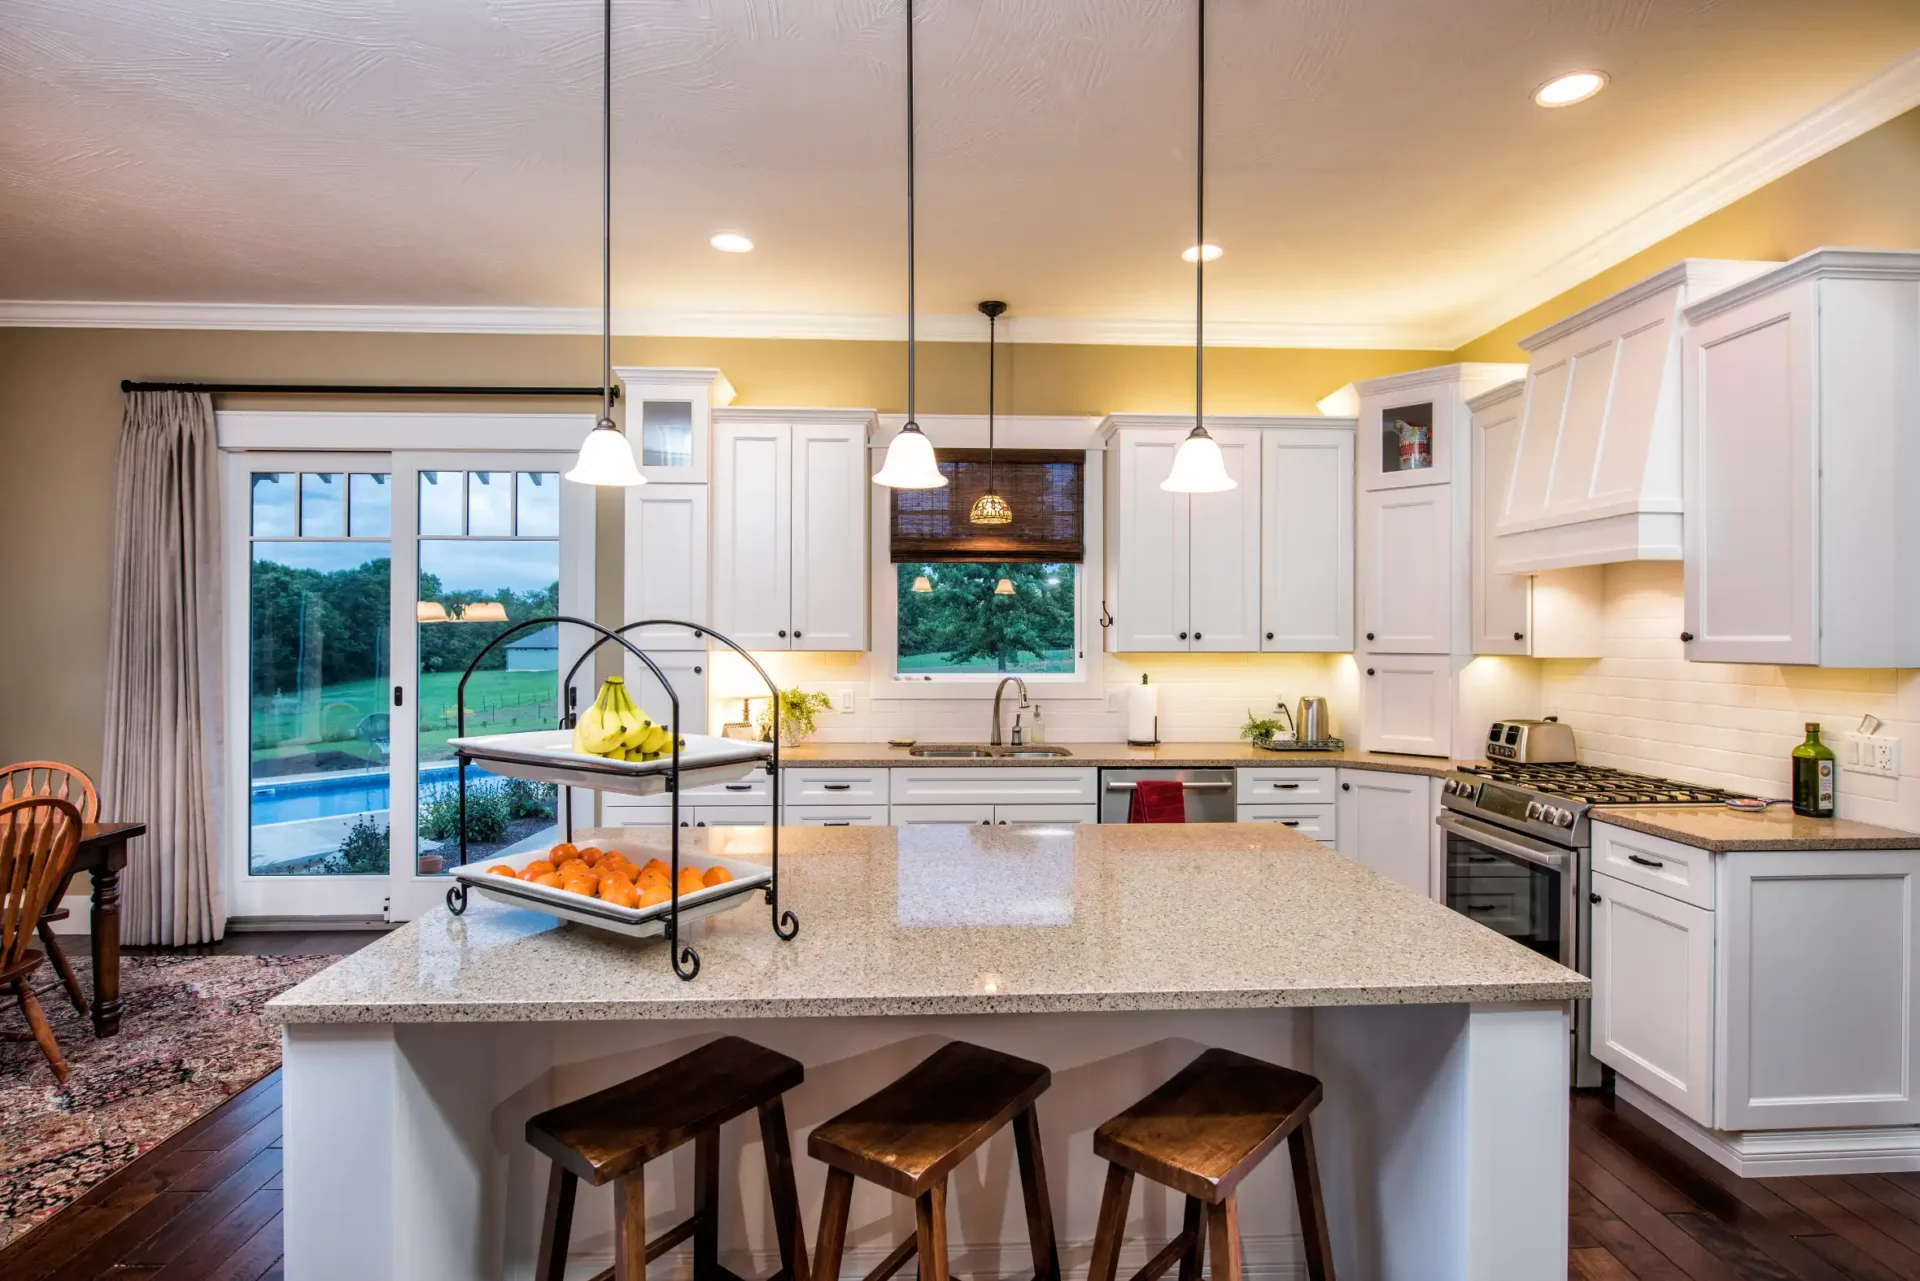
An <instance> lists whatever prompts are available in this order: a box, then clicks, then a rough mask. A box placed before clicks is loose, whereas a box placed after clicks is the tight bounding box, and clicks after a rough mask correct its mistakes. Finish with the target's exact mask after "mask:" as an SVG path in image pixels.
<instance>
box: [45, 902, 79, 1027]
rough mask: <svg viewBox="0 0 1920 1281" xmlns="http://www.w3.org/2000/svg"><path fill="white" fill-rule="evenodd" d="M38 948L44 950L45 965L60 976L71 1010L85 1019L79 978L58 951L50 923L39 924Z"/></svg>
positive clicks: (71, 965) (58, 947) (57, 943)
mask: <svg viewBox="0 0 1920 1281" xmlns="http://www.w3.org/2000/svg"><path fill="white" fill-rule="evenodd" d="M40 946H41V947H42V948H44V949H45V950H46V953H47V963H48V964H49V965H51V966H53V972H54V973H55V974H58V975H59V976H60V986H62V987H64V988H66V989H67V999H68V1000H69V1001H72V1002H73V1008H74V1009H76V1010H78V1011H79V1012H80V1017H81V1018H83V1019H84V1018H86V1017H87V994H86V993H85V992H83V991H81V989H80V976H79V975H77V974H75V973H74V972H73V962H71V961H69V960H68V959H67V954H66V953H65V952H63V951H61V950H60V940H59V939H58V938H56V937H54V933H53V924H52V922H50V921H42V922H40Z"/></svg>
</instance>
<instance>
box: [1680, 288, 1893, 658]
mask: <svg viewBox="0 0 1920 1281" xmlns="http://www.w3.org/2000/svg"><path fill="white" fill-rule="evenodd" d="M1686 317H1687V322H1688V328H1687V333H1686V337H1685V342H1684V349H1685V372H1686V377H1685V425H1686V463H1687V469H1686V510H1687V520H1686V623H1685V632H1684V633H1683V636H1682V639H1684V640H1685V641H1686V642H1687V651H1686V653H1687V657H1688V658H1689V659H1692V660H1695V661H1706V662H1738V663H1807V664H1818V665H1821V666H1826V667H1913V666H1916V665H1920V592H1916V591H1915V590H1913V584H1914V583H1915V582H1916V581H1917V579H1916V575H1920V521H1916V520H1914V519H1913V517H1912V515H1911V508H1912V504H1911V502H1909V501H1907V499H1906V497H1905V496H1904V494H1903V487H1904V486H1906V485H1908V484H1909V483H1910V480H1911V477H1912V476H1913V475H1914V474H1915V472H1916V468H1920V435H1917V434H1916V424H1920V253H1899V252H1883V251H1869V250H1818V251H1815V252H1814V253H1811V254H1807V255H1805V256H1803V257H1800V258H1796V259H1795V260H1794V261H1793V262H1791V263H1788V264H1787V265H1786V266H1784V267H1781V268H1779V269H1778V270H1775V271H1771V272H1768V273H1767V274H1765V275H1763V276H1759V277H1756V278H1754V279H1752V280H1749V281H1747V282H1746V283H1744V284H1742V285H1739V286H1737V287H1735V288H1732V289H1729V290H1727V291H1726V292H1724V293H1722V294H1720V295H1718V296H1716V297H1713V298H1710V299H1707V300H1705V301H1704V302H1701V303H1699V304H1698V305H1696V306H1692V307H1689V308H1688V309H1687V312H1686Z"/></svg>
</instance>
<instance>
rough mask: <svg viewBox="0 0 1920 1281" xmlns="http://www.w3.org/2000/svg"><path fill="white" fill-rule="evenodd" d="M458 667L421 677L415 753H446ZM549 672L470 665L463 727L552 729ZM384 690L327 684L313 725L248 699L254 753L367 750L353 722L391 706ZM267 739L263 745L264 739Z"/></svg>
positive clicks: (382, 686)
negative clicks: (472, 668) (312, 727)
mask: <svg viewBox="0 0 1920 1281" xmlns="http://www.w3.org/2000/svg"><path fill="white" fill-rule="evenodd" d="M459 684H460V673H459V672H429V673H427V674H426V675H425V676H423V677H421V678H420V692H419V699H420V759H421V760H423V761H425V760H436V759H440V760H444V759H445V758H446V757H448V756H449V755H450V754H451V753H449V752H448V751H447V740H448V739H450V738H452V737H453V735H454V691H455V689H456V688H457V687H458V686H459ZM558 685H559V678H558V677H557V676H556V675H555V674H554V673H553V672H506V671H499V672H475V673H474V675H473V679H472V680H470V681H468V682H467V732H468V733H469V734H506V733H512V732H514V731H517V730H530V729H553V728H555V727H556V726H557V725H558V724H559V721H558V719H557V717H558V715H559V712H558V708H557V696H556V693H555V690H556V688H557V686H558ZM389 698H390V690H389V686H388V684H387V682H385V681H373V680H364V681H346V682H342V683H341V684H338V685H329V686H327V687H326V688H325V689H324V690H323V691H322V693H321V696H320V714H319V718H318V719H319V725H318V726H317V727H316V730H315V731H312V732H310V731H308V730H306V729H305V728H304V727H303V726H302V724H301V721H302V716H301V715H300V713H298V712H285V711H282V712H274V711H271V710H269V708H270V707H271V704H272V700H270V699H268V698H262V697H256V698H255V699H254V700H253V743H254V748H253V759H254V760H256V761H258V760H268V759H272V758H276V757H283V756H302V755H306V754H309V753H311V752H313V751H315V750H325V751H336V752H344V753H347V754H348V755H353V756H364V757H369V758H373V759H370V760H369V763H374V760H377V753H374V752H372V751H371V750H370V749H369V748H368V746H367V744H366V743H365V742H363V741H362V740H361V739H360V738H359V737H357V736H356V734H355V733H354V727H355V726H357V725H358V724H359V723H360V721H361V720H362V719H363V718H364V717H367V716H370V715H373V714H375V713H379V712H390V711H391V710H392V709H391V707H390V706H389V703H388V700H389ZM263 744H266V746H263Z"/></svg>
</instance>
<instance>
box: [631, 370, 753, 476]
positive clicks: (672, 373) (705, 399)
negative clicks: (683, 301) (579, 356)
mask: <svg viewBox="0 0 1920 1281" xmlns="http://www.w3.org/2000/svg"><path fill="white" fill-rule="evenodd" d="M613 372H614V376H615V377H617V378H618V379H619V380H620V398H621V403H622V404H623V405H624V406H625V415H626V418H625V421H626V429H627V439H628V440H629V441H631V442H633V451H634V454H635V456H636V461H638V462H639V464H640V474H641V475H642V476H645V477H646V478H647V479H648V480H649V481H665V482H667V483H669V484H672V483H676V482H678V483H692V484H705V483H706V482H707V479H708V474H707V473H708V453H709V443H710V440H711V436H712V427H713V411H714V410H715V409H718V408H720V407H722V406H724V405H730V404H732V403H733V384H732V383H729V382H728V381H727V379H726V376H725V375H724V374H722V373H721V372H720V371H719V370H717V369H658V368H633V367H622V368H616V369H615V370H614V371H613Z"/></svg>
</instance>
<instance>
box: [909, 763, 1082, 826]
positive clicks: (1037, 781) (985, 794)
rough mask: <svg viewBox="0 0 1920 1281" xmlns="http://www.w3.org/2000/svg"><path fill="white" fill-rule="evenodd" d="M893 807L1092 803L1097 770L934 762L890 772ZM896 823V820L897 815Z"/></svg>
mask: <svg viewBox="0 0 1920 1281" xmlns="http://www.w3.org/2000/svg"><path fill="white" fill-rule="evenodd" d="M890 773H891V774H892V776H893V777H892V781H891V783H890V785H889V792H890V795H889V798H888V799H889V800H891V801H892V803H893V804H894V805H896V806H903V805H905V806H926V805H933V806H939V807H942V808H947V809H952V808H954V807H956V806H969V805H973V806H987V807H989V808H991V807H993V806H996V805H1082V806H1097V805H1099V803H1100V797H1099V794H1098V793H1097V791H1096V790H1095V789H1096V787H1097V785H1098V779H1097V775H1098V771H1097V770H1093V769H1081V768H1071V767H1064V766H1059V765H1016V766H978V765H961V766H936V767H931V768H919V769H896V770H892V771H890ZM896 823H897V820H896Z"/></svg>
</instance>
